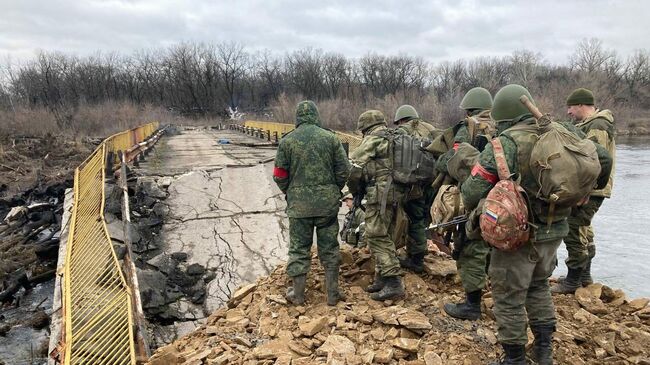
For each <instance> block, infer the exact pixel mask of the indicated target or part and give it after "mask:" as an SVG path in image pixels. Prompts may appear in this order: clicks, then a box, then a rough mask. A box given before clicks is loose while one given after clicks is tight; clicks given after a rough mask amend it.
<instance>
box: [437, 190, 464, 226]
mask: <svg viewBox="0 0 650 365" xmlns="http://www.w3.org/2000/svg"><path fill="white" fill-rule="evenodd" d="M464 213H465V207H464V206H463V199H461V197H460V189H459V188H458V186H456V185H442V186H441V187H440V189H439V190H438V194H436V198H435V199H434V200H433V204H431V223H432V224H441V223H447V222H449V221H450V220H452V219H453V218H454V217H458V216H459V215H461V214H464ZM445 231H446V229H444V228H440V229H438V230H437V233H438V234H439V235H442V234H443V233H444V232H445Z"/></svg>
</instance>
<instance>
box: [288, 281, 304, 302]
mask: <svg viewBox="0 0 650 365" xmlns="http://www.w3.org/2000/svg"><path fill="white" fill-rule="evenodd" d="M291 281H292V286H290V287H289V288H288V289H287V300H288V301H290V302H291V303H293V304H295V305H303V304H304V303H305V284H306V283H307V275H298V276H294V277H292V278H291Z"/></svg>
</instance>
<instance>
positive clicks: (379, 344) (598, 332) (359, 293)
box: [149, 249, 650, 365]
mask: <svg viewBox="0 0 650 365" xmlns="http://www.w3.org/2000/svg"><path fill="white" fill-rule="evenodd" d="M342 253H343V255H342V256H343V265H342V268H341V279H342V287H343V289H344V292H345V294H346V296H347V298H346V301H345V302H342V303H339V304H338V305H337V306H336V307H328V306H327V305H326V304H325V294H324V282H323V270H322V268H321V267H320V265H319V264H318V262H317V260H316V258H315V257H314V258H313V260H312V271H311V274H310V275H309V278H308V292H307V302H306V304H305V305H304V306H293V305H288V304H287V302H286V300H285V299H284V293H285V287H286V285H285V284H286V283H287V281H288V279H287V276H286V274H285V267H284V266H280V267H278V268H277V269H276V270H275V271H274V272H273V273H272V274H271V275H270V276H268V277H262V278H259V279H258V280H257V282H256V283H253V284H249V285H246V286H244V287H241V288H240V289H239V290H238V291H236V292H235V293H234V294H233V296H232V298H231V299H230V301H229V302H228V305H227V307H225V308H222V309H220V310H218V311H216V312H215V313H213V314H212V315H211V316H210V317H209V318H208V321H207V323H206V324H205V325H204V326H202V327H200V328H199V329H197V330H196V331H194V332H193V333H191V334H189V335H188V336H186V337H184V338H182V339H180V340H178V341H176V342H174V343H172V344H170V345H168V346H165V347H163V348H160V349H158V350H157V351H156V353H155V354H154V356H153V357H152V358H151V360H150V362H149V363H150V364H152V365H158V364H250V365H253V364H286V365H289V364H293V365H299V364H342V365H343V364H348V365H352V364H371V363H373V364H374V363H380V364H423V365H433V364H463V365H470V364H484V363H487V362H488V361H489V360H490V359H495V358H496V357H497V348H498V347H499V346H498V345H497V338H496V323H495V322H494V315H493V313H492V307H493V300H492V299H491V296H490V293H489V292H488V293H487V294H486V295H485V297H484V298H485V300H484V304H483V310H484V315H483V318H482V319H481V320H480V321H477V322H468V321H461V320H456V319H453V318H451V317H449V316H447V315H445V314H444V311H443V310H442V305H443V304H444V303H445V302H447V301H450V300H451V301H458V300H461V299H462V296H463V294H462V288H461V286H460V285H459V283H458V279H457V276H456V275H455V272H454V271H455V270H454V269H453V268H454V262H453V261H452V260H451V259H449V258H447V257H444V256H441V255H429V256H430V257H428V258H427V270H426V271H427V274H425V275H422V276H417V275H413V274H410V273H407V274H406V275H405V277H404V279H405V284H406V289H407V297H406V298H405V299H404V300H400V301H397V302H389V301H387V302H375V301H372V300H370V299H369V298H368V294H367V293H365V292H364V291H363V289H362V287H363V286H364V285H366V284H367V283H368V282H369V281H370V278H371V276H372V268H373V265H374V264H373V262H372V259H371V256H370V254H369V253H368V252H367V251H365V250H361V251H359V250H356V249H353V250H348V249H344V250H343V251H342ZM554 300H555V303H556V309H557V313H558V331H557V333H556V336H555V340H554V349H555V359H556V361H557V363H559V364H572V365H573V364H575V365H577V364H603V363H607V364H629V363H634V364H648V363H650V355H648V349H649V348H650V307H648V306H647V304H648V300H647V299H638V300H632V301H628V300H627V299H626V298H625V294H624V293H623V292H622V291H620V290H612V289H611V288H608V287H606V286H603V285H601V284H594V285H592V286H590V287H588V288H585V289H581V290H579V292H578V293H577V294H576V296H567V295H562V296H556V297H554ZM529 339H530V341H529V345H530V343H532V334H530V333H529Z"/></svg>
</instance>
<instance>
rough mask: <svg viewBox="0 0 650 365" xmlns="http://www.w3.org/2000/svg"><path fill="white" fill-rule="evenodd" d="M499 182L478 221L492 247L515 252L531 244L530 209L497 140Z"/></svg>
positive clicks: (491, 192) (495, 145)
mask: <svg viewBox="0 0 650 365" xmlns="http://www.w3.org/2000/svg"><path fill="white" fill-rule="evenodd" d="M491 143H492V147H493V148H494V159H495V161H496V163H497V172H498V173H499V182H497V183H496V185H494V187H493V188H492V190H490V192H489V193H488V195H487V198H486V199H485V202H484V203H483V210H482V213H481V216H480V218H479V224H480V226H481V236H483V239H484V240H485V241H486V242H487V243H489V244H490V245H491V246H492V247H494V248H497V249H499V250H504V251H513V250H516V249H518V248H519V247H521V245H523V244H524V243H526V242H527V241H528V238H529V235H530V229H529V227H528V206H527V205H526V200H525V199H524V195H523V194H525V193H524V189H523V188H522V187H521V186H519V184H518V183H517V182H515V181H513V180H512V179H511V176H510V169H508V163H507V162H506V157H505V155H504V154H503V146H502V145H501V141H500V140H499V139H498V138H494V139H493V140H492V142H491Z"/></svg>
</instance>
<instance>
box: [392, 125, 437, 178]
mask: <svg viewBox="0 0 650 365" xmlns="http://www.w3.org/2000/svg"><path fill="white" fill-rule="evenodd" d="M381 136H382V137H384V138H386V139H388V140H389V142H390V148H389V151H390V155H391V157H390V159H391V162H392V168H391V172H392V177H393V181H394V182H397V183H400V184H405V185H415V184H431V183H432V182H433V180H434V179H435V178H436V171H435V164H436V159H435V157H433V154H432V153H431V152H428V151H425V150H424V149H422V148H421V147H420V146H421V145H428V141H426V140H424V139H420V138H417V137H413V136H410V135H408V134H404V133H400V132H398V131H395V130H393V129H386V130H385V131H383V132H382V133H381Z"/></svg>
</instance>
